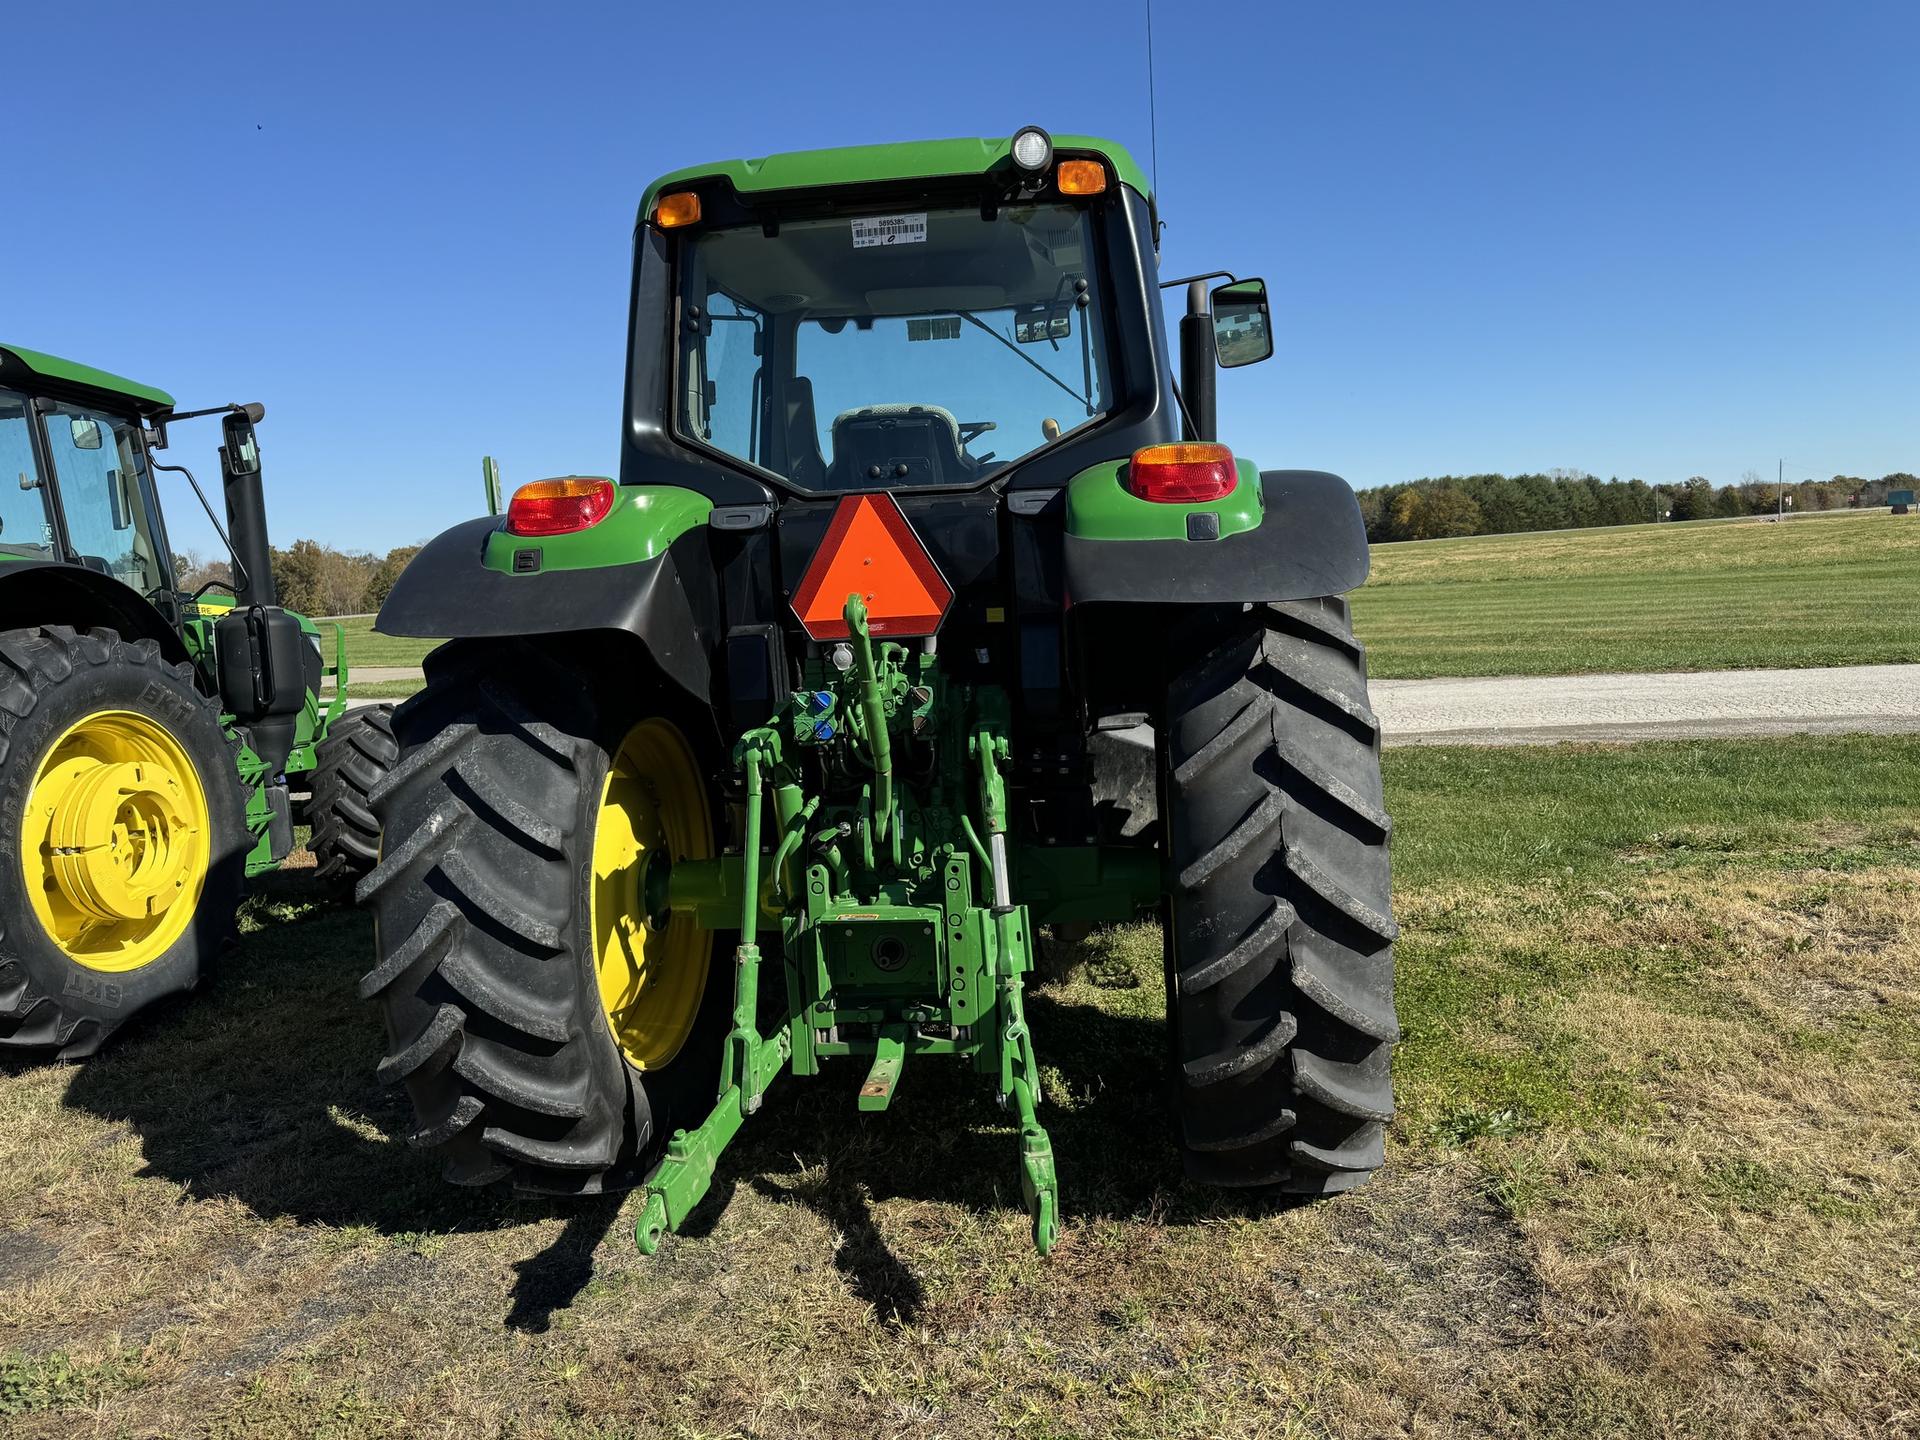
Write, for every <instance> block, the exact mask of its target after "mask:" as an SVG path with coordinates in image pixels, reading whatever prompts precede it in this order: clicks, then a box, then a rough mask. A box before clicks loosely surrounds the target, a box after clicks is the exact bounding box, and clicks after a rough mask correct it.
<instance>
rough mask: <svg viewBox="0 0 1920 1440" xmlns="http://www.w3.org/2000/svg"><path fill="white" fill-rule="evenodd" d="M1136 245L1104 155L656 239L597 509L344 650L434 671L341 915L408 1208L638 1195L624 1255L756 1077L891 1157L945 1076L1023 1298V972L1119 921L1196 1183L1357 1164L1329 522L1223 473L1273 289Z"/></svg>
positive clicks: (651, 213)
mask: <svg viewBox="0 0 1920 1440" xmlns="http://www.w3.org/2000/svg"><path fill="white" fill-rule="evenodd" d="M1157 229H1158V221H1157V217H1156V214H1155V208H1154V202H1153V200H1152V197H1151V196H1150V195H1149V193H1148V186H1147V184H1146V181H1145V178H1144V176H1143V175H1142V173H1141V171H1140V169H1139V168H1138V166H1137V165H1136V164H1135V163H1134V161H1133V160H1132V159H1131V158H1129V156H1128V155H1127V154H1126V152H1125V151H1123V150H1122V149H1120V148H1119V147H1118V146H1115V145H1112V144H1108V143H1105V142H1103V141H1099V140H1093V139H1087V138H1081V137H1071V138H1069V137H1064V136H1063V137H1059V138H1057V139H1055V138H1052V137H1049V136H1048V135H1047V134H1046V133H1045V132H1044V131H1041V130H1038V129H1027V130H1023V131H1021V132H1020V133H1019V134H1017V135H1016V136H1014V137H1013V138H1012V139H1010V140H954V141H942V142H935V143H927V144H909V145H887V146H875V147H862V148H856V149H845V150H832V151H823V152H816V153H806V154H788V155H773V156H769V157H767V158H765V159H759V160H751V161H730V162H726V163H721V164H714V165H703V166H697V167H694V168H692V169H687V170H682V171H677V172H675V173H673V174H671V175H668V176H666V177H665V178H663V179H661V180H659V181H657V182H655V183H654V184H653V185H652V186H651V187H650V188H649V189H648V190H647V191H646V194H645V198H644V199H643V200H642V202H641V207H640V215H639V226H638V232H637V238H636V252H637V254H636V265H635V269H634V276H633V288H632V294H631V301H630V315H631V343H630V345H629V349H628V360H627V375H626V398H625V408H624V412H623V414H622V417H621V420H622V424H621V436H622V447H623V448H622V456H621V476H620V480H619V482H618V483H615V482H613V481H611V480H604V479H595V478H582V477H568V478H563V479H558V480H546V481H539V482H535V483H533V484H529V485H525V486H522V487H521V488H520V489H519V490H517V491H516V492H515V494H514V496H513V498H512V500H511V503H510V504H509V506H508V507H507V511H506V514H505V515H504V516H502V517H497V518H496V517H482V518H479V519H475V520H472V521H469V522H467V523H465V524H462V525H459V526H456V527H455V528H453V529H451V530H449V531H447V532H446V533H445V534H443V535H441V536H440V537H439V538H437V539H436V540H434V541H433V542H432V543H430V544H429V545H428V546H427V547H426V548H425V549H424V550H423V551H422V553H421V554H420V555H419V556H418V557H417V558H416V559H415V560H414V561H413V563H412V565H411V566H410V567H409V568H408V569H407V571H406V572H405V573H404V574H403V575H402V577H401V578H400V581H399V583H398V585H397V586H396V587H395V589H394V591H393V593H392V595H391V597H390V599H389V600H388V602H387V605H386V607H385V608H384V609H383V610H382V611H381V614H380V619H379V621H378V628H379V629H380V630H382V631H384V632H386V633H389V634H394V635H410V636H427V637H434V638H442V639H446V640H447V641H448V643H447V644H445V645H443V646H442V647H441V648H439V649H438V650H436V651H434V652H433V654H432V655H431V656H430V657H429V658H428V660H427V668H426V673H427V683H426V688H425V690H424V691H423V692H422V693H421V694H419V695H417V696H416V697H414V698H413V699H412V700H410V701H409V702H407V703H406V704H405V705H403V706H402V707H401V708H400V709H399V711H398V712H397V713H396V715H395V717H394V730H395V735H396V738H397V740H398V742H399V747H400V753H399V759H398V761H397V762H396V763H395V765H394V766H393V768H392V770H391V771H390V772H389V773H388V775H387V776H386V777H385V778H384V779H383V780H382V781H380V782H379V784H378V785H377V786H376V787H375V790H374V809H375V811H376V813H377V814H378V816H379V819H380V820H381V822H382V824H383V826H384V833H385V835H386V836H387V843H386V846H385V850H384V853H383V856H382V858H381V860H380V863H379V865H378V866H377V868H376V869H375V870H374V871H373V872H372V873H371V874H370V875H369V876H368V877H367V878H366V879H365V880H364V881H363V882H362V883H361V888H360V894H361V897H362V898H363V900H366V901H368V902H369V903H370V904H371V905H372V907H373V910H374V915H375V918H376V933H377V959H376V963H375V965H374V968H373V969H372V971H371V973H369V974H368V975H367V976H366V978H365V980H364V981H363V984H362V990H363V993H364V994H365V995H366V996H368V997H370V998H377V999H378V1001H379V1002H380V1004H381V1005H382V1006H383V1007H384V1010H385V1016H386V1028H387V1035H388V1041H389V1049H388V1053H387V1054H386V1057H385V1058H384V1059H383V1060H382V1061H381V1062H380V1066H379V1073H380V1075H381V1076H382V1077H383V1078H384V1079H386V1080H388V1081H389V1082H399V1083H404V1085H405V1087H406V1089H407V1091H408V1092H409V1094H410V1095H411V1098H412V1101H413V1106H414V1109H415V1112H416V1115H417V1120H418V1123H417V1128H416V1129H415V1130H414V1132H413V1134H412V1137H411V1139H412V1142H413V1143H414V1144H415V1145H416V1146H420V1147H423V1148H426V1149H430V1150H433V1151H436V1152H438V1153H439V1154H440V1155H441V1156H442V1157H444V1161H445V1166H446V1173H447V1176H448V1178H450V1179H452V1180H454V1181H459V1182H466V1183H475V1184H477V1183H483V1182H487V1181H492V1180H496V1179H506V1180H510V1181H511V1182H512V1184H513V1185H515V1186H516V1187H518V1188H520V1189H523V1190H528V1191H535V1192H544V1193H557V1194H581V1193H591V1192H600V1191H607V1190H614V1189H618V1188H621V1187H632V1186H636V1185H637V1186H643V1187H645V1198H644V1201H643V1203H642V1205H641V1207H640V1210H639V1219H638V1226H637V1233H636V1238H637V1240H638V1242H639V1244H640V1247H641V1248H642V1249H643V1250H647V1251H651V1250H652V1249H654V1248H655V1247H656V1246H657V1245H658V1244H659V1243H660V1241H661V1237H662V1236H663V1235H664V1234H665V1233H667V1232H669V1231H671V1230H673V1229H675V1228H676V1227H678V1226H679V1225H680V1224H681V1223H682V1222H683V1221H685V1219H686V1218H687V1216H688V1213H689V1212H690V1211H691V1210H692V1209H693V1207H694V1206H695V1205H696V1204H697V1203H698V1201H699V1200H700V1198H701V1196H702V1195H703V1194H704V1192H705V1191H706V1190H707V1188H708V1185H709V1183H710V1181H711V1178H712V1176H713V1174H714V1171H715V1167H716V1165H717V1163H718V1161H719V1158H720V1155H721V1152H722V1151H723V1150H724V1148H725V1147H726V1145H727V1144H728V1142H729V1140H730V1139H731V1138H732V1137H733V1136H734V1135H735V1134H737V1133H738V1131H739V1130H740V1128H741V1127H742V1125H743V1124H745V1123H746V1122H747V1121H748V1119H749V1117H751V1116H752V1115H753V1114H754V1113H755V1112H756V1111H757V1110H758V1109H759V1108H760V1106H761V1103H762V1098H763V1097H764V1096H765V1094H766V1093H767V1091H768V1088H769V1087H770V1086H772V1085H775V1084H777V1083H782V1081H783V1077H785V1076H788V1075H791V1076H793V1077H796V1079H798V1077H810V1076H814V1075H816V1074H818V1073H820V1072H821V1071H822V1070H823V1069H829V1070H830V1069H833V1068H836V1067H833V1066H830V1065H829V1063H828V1062H831V1061H834V1060H837V1059H839V1058H841V1057H858V1060H859V1062H860V1063H861V1065H862V1066H863V1067H864V1078H862V1079H860V1080H859V1083H858V1086H857V1104H858V1106H859V1107H860V1108H861V1109H862V1110H867V1111H879V1110H885V1109H886V1108H887V1107H888V1106H889V1105H890V1104H892V1103H893V1101H894V1098H895V1096H896V1095H897V1094H898V1093H899V1086H900V1083H901V1078H902V1073H903V1068H904V1067H906V1066H907V1065H909V1064H910V1063H911V1064H919V1063H924V1062H923V1059H922V1057H930V1056H945V1057H949V1058H950V1059H952V1060H957V1061H960V1062H964V1063H966V1064H969V1065H971V1066H972V1067H973V1069H974V1070H975V1071H976V1072H977V1073H978V1074H979V1075H981V1076H982V1077H983V1089H987V1090H991V1092H992V1093H993V1094H994V1095H995V1096H996V1098H997V1099H998V1101H999V1104H1000V1105H1001V1107H1002V1108H1003V1109H1004V1110H1005V1111H1006V1113H1007V1114H1008V1116H1009V1117H1010V1118H1011V1120H1012V1121H1013V1122H1014V1123H1016V1124H1017V1127H1018V1131H1019V1142H1018V1161H1019V1165H1020V1174H1021V1177H1022V1180H1023V1190H1024V1194H1025V1197H1026V1202H1027V1206H1028V1209H1029V1211H1030V1214H1031V1218H1032V1226H1033V1238H1034V1241H1035V1243H1036V1244H1037V1245H1038V1247H1039V1248H1040V1249H1041V1250H1042V1251H1045V1250H1046V1249H1048V1248H1049V1247H1050V1246H1051V1245H1052V1244H1053V1243H1054V1241H1055V1239H1056V1237H1057V1235H1058V1233H1059V1226H1060V1206H1059V1198H1058V1185H1057V1181H1056V1177H1055V1167H1054V1161H1053V1152H1052V1147H1051V1144H1050V1142H1049V1139H1048V1135H1047V1131H1046V1128H1045V1125H1044V1122H1043V1116H1044V1113H1045V1107H1044V1106H1043V1104H1042V1094H1041V1084H1040V1075H1039V1069H1038V1066H1037V1063H1036V1056H1038V1055H1043V1054H1044V1053H1045V1051H1046V1045H1047V1037H1046V1036H1045V1035H1044V1034H1038V1033H1035V1032H1034V1031H1033V1030H1032V1028H1031V1027H1030V1026H1029V1024H1028V1020H1027V1013H1026V1007H1025V1001H1024V987H1025V984H1026V982H1027V979H1028V977H1029V976H1030V975H1031V974H1032V972H1033V969H1034V963H1035V956H1036V951H1037V945H1038V940H1039V938H1040V933H1041V929H1042V927H1049V926H1051V927H1081V926H1086V925H1088V924H1092V923H1099V922H1106V921H1122V920H1127V919H1129V918H1132V917H1137V916H1143V915H1156V914H1157V915H1159V916H1161V917H1162V918H1163V920H1164V924H1165V927H1166V933H1167V941H1168V943H1167V950H1166V956H1167V961H1166V981H1167V997H1168V1006H1169V1010H1170V1025H1169V1037H1170V1039H1169V1044H1170V1057H1169V1071H1170V1076H1171V1079H1172V1082H1173V1089H1174V1096H1175V1098H1174V1101H1173V1108H1174V1112H1175V1117H1174V1119H1175V1124H1176V1126H1177V1130H1178V1138H1179V1142H1180V1147H1181V1151H1182V1153H1183V1155H1184V1157H1185V1166H1186V1169H1187V1171H1188V1174H1189V1175H1190V1176H1191V1177H1192V1178H1193V1179H1195V1180H1197V1181H1201V1182H1206V1183H1212V1184H1218V1185H1228V1186H1244V1187H1271V1188H1276V1189H1279V1190H1282V1191H1290V1192H1294V1193H1298V1194H1306V1195H1321V1194H1326V1193H1330V1192H1334V1191H1341V1190H1345V1189H1348V1188H1350V1187H1352V1186H1354V1185H1357V1184H1359V1183H1360V1182H1361V1181H1363V1180H1364V1179H1365V1178H1366V1177H1367V1175H1368V1174H1369V1173H1370V1172H1371V1171H1373V1170H1374V1169H1375V1168H1376V1167H1378V1166H1379V1165H1380V1164H1381V1162H1382V1145H1383V1130H1384V1125H1385V1122H1386V1121H1387V1120H1388V1119H1389V1117H1390V1116H1391V1114H1392V1108H1393V1103H1392V1091H1391V1085H1390V1080H1389V1073H1388V1069H1389V1058H1390V1053H1391V1050H1392V1046H1393V1044H1394V1041H1395V1040H1396V1038H1397V1036H1398V1028H1397V1024H1396V1020H1395V1014H1394V1004H1393V982H1392V949H1391V947H1392V943H1393V940H1394V936H1395V926H1394V922H1393V920H1392V918H1391V914H1390V897H1389V882H1388V859H1387V845H1388V835H1389V830H1390V825H1389V821H1388V817H1387V814H1386V811H1385V810H1384V808H1383V806H1382V801H1381V788H1380V767H1379V744H1380V739H1379V727H1378V725H1377V724H1376V722H1375V720H1374V717H1373V715H1372V713H1371V712H1370V710H1369V709H1368V705H1367V686H1366V673H1365V665H1364V660H1363V651H1362V648H1361V646H1360V645H1359V643H1358V642H1357V641H1356V640H1355V639H1354V637H1353V633H1352V631H1351V629H1350V627H1349V624H1348V615H1347V605H1346V602H1345V601H1344V600H1343V599H1341V598H1340V597H1341V596H1342V594H1343V593H1344V592H1346V591H1348V590H1350V589H1351V588H1353V587H1354V586H1356V585H1358V584H1359V583H1360V582H1361V581H1362V579H1364V577H1365V575H1366V573H1367V563H1368V557H1367V546H1366V539H1365V533H1364V531H1363V528H1362V525H1361V519H1360V512H1359V508H1358V506H1357V504H1356V503H1355V500H1354V496H1353V493H1352V491H1351V490H1350V489H1349V487H1348V486H1347V485H1346V484H1345V483H1344V482H1343V481H1341V480H1339V479H1338V478H1336V477H1335V476H1332V475H1327V474H1321V473H1317V472H1308V471H1294V470H1273V471H1264V472H1263V471H1261V470H1259V469H1258V468H1257V467H1256V466H1255V465H1254V464H1253V463H1252V462H1250V461H1248V460H1245V459H1241V458H1237V457H1236V456H1235V455H1234V454H1233V452H1232V451H1231V450H1229V449H1228V448H1227V447H1225V446H1223V445H1221V444H1219V443H1218V442H1217V440H1216V438H1215V405H1214V388H1215V384H1214V382H1215V367H1216V365H1218V364H1245V363H1249V362H1252V361H1256V360H1261V359H1264V358H1266V357H1267V356H1268V355H1269V354H1270V353H1271V350H1272V340H1271V335H1270V322H1269V316H1268V309H1267V301H1266V292H1265V287H1264V285H1263V284H1262V283H1261V282H1260V281H1258V280H1235V279H1233V278H1232V277H1231V276H1224V275H1223V276H1202V277H1198V278H1185V279H1181V280H1167V281H1163V280H1161V279H1160V278H1159V276H1158V273H1157V254H1156V243H1155V242H1156V234H1157ZM1213 279H1221V280H1223V281H1224V282H1225V283H1223V284H1221V285H1219V286H1216V287H1214V288H1212V289H1211V290H1210V289H1209V288H1208V283H1207V282H1208V281H1210V280H1213ZM1171 285H1183V286H1185V288H1186V291H1187V297H1188V303H1187V314H1186V316H1185V318H1184V319H1183V320H1182V322H1181V324H1180V341H1179V345H1180V358H1179V362H1178V364H1177V365H1176V362H1175V359H1174V356H1173V354H1172V353H1171V351H1170V349H1169V344H1168V339H1167V335H1166V333H1165V328H1166V327H1165V325H1164V323H1163V321H1162V319H1161V303H1160V290H1161V289H1162V288H1163V287H1166V286H1171ZM1176 372H1177V376H1178V382H1179V383H1178V384H1176ZM858 1073H859V1072H858V1071H856V1072H855V1074H856V1075H858ZM786 1083H792V1082H786ZM1010 1159H1011V1157H1010Z"/></svg>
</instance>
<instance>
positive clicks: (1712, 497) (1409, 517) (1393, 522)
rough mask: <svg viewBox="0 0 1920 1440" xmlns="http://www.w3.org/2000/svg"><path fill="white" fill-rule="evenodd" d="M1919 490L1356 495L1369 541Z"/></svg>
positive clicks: (1867, 486)
mask: <svg viewBox="0 0 1920 1440" xmlns="http://www.w3.org/2000/svg"><path fill="white" fill-rule="evenodd" d="M1913 489H1920V480H1916V479H1915V478H1914V477H1913V476H1912V475H1908V474H1904V473H1902V474H1895V475H1883V476H1881V477H1880V478H1879V479H1877V480H1869V479H1866V478H1865V477H1863V476H1858V475H1835V476H1834V477H1833V478H1832V479H1831V480H1802V481H1798V482H1789V483H1788V484H1787V485H1786V486H1785V487H1781V486H1779V485H1776V484H1775V483H1774V482H1773V481H1771V480H1768V479H1766V478H1765V477H1764V476H1762V475H1760V474H1758V473H1757V472H1755V471H1752V470H1749V471H1748V472H1747V473H1746V474H1745V475H1744V476H1743V477H1742V478H1741V480H1740V482H1739V483H1738V484H1735V485H1715V484H1714V483H1713V482H1712V481H1710V480H1708V479H1707V478H1706V477H1705V476H1703V475H1695V476H1692V477H1691V478H1689V479H1687V480H1684V481H1682V482H1680V483H1679V484H1659V485H1649V484H1648V483H1647V482H1646V481H1644V480H1638V479H1634V480H1621V479H1619V478H1618V477H1615V478H1613V479H1610V480H1602V479H1600V478H1599V477H1598V476H1596V475H1587V474H1584V473H1582V472H1580V471H1575V470H1549V471H1548V472H1547V473H1546V474H1544V475H1442V476H1438V477H1434V478H1428V479H1422V480H1412V481H1407V482H1404V483H1402V484H1396V485H1380V486H1376V487H1375V488H1373V489H1371V490H1362V491H1361V492H1360V497H1359V498H1360V514H1361V516H1362V518H1364V519H1365V521H1366V524H1367V538H1368V539H1369V540H1374V541H1380V540H1439V539H1444V538H1447V537H1449V536H1456V535H1506V534H1512V533H1515V532H1518V531H1523V530H1575V529H1582V528H1584V527H1586V526H1589V525H1645V524H1650V523H1653V522H1656V521H1665V520H1711V519H1715V518H1724V519H1733V518H1736V517H1738V516H1741V515H1772V514H1774V513H1776V511H1779V510H1784V511H1785V512H1787V513H1789V514H1798V513H1802V512H1805V511H1808V510H1845V509H1850V508H1860V509H1864V508H1868V507H1871V506H1877V505H1885V504H1886V503H1887V492H1888V491H1890V490H1913Z"/></svg>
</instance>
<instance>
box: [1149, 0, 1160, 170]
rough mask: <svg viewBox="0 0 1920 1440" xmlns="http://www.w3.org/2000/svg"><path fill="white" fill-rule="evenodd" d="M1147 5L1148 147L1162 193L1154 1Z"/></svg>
mask: <svg viewBox="0 0 1920 1440" xmlns="http://www.w3.org/2000/svg"><path fill="white" fill-rule="evenodd" d="M1146 3H1147V147H1148V151H1149V156H1150V161H1151V164H1152V167H1153V192H1154V194H1156V195H1158V194H1159V193H1160V116H1159V113H1158V110H1157V108H1156V106H1155V104H1154V96H1153V0H1146Z"/></svg>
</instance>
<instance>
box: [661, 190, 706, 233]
mask: <svg viewBox="0 0 1920 1440" xmlns="http://www.w3.org/2000/svg"><path fill="white" fill-rule="evenodd" d="M699 218H700V197H699V196H698V195H696V194H694V193H693V192H692V191H691V190H676V191H674V192H673V193H672V194H671V195H662V196H661V197H660V198H659V199H658V200H656V201H654V202H653V223H654V224H655V225H657V226H659V227H660V228H661V229H662V230H678V229H679V228H680V227H681V226H683V225H691V224H693V223H694V222H695V221H696V220H698V219H699Z"/></svg>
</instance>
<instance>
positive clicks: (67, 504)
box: [46, 404, 171, 594]
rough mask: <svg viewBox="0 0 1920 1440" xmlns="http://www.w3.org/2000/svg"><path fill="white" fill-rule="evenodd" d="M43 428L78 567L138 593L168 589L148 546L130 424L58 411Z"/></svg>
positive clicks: (72, 408)
mask: <svg viewBox="0 0 1920 1440" xmlns="http://www.w3.org/2000/svg"><path fill="white" fill-rule="evenodd" d="M46 426H47V449H48V451H49V452H51V454H52V456H53V471H54V476H55V478H56V479H57V480H58V481H59V484H60V507H61V512H62V514H63V515H64V517H65V519H66V522H67V540H68V543H69V544H71V545H72V546H73V548H74V551H75V552H76V554H77V555H78V557H79V561H80V563H81V564H82V565H85V566H87V567H88V568H89V569H92V570H98V571H99V572H100V573H102V574H103V575H111V576H113V577H114V578H115V579H117V580H120V581H123V582H124V583H126V584H128V585H131V586H132V587H133V588H134V589H136V590H138V591H140V592H141V593H143V594H145V593H146V592H148V591H151V590H154V589H157V588H159V587H161V586H163V585H169V584H170V581H171V577H169V576H167V575H164V574H162V573H161V567H160V561H159V547H158V546H156V545H155V544H154V540H153V532H152V528H151V525H152V521H151V517H150V516H149V515H148V512H147V507H146V503H145V497H144V494H143V492H142V486H141V480H140V463H141V462H140V449H139V444H138V442H137V441H136V440H135V438H134V434H133V427H132V425H130V424H129V423H128V422H126V421H124V420H117V419H115V418H113V417H112V416H109V415H103V414H101V413H100V412H98V411H95V410H88V409H86V408H84V407H83V406H79V405H66V404H60V405H56V406H54V407H53V409H52V410H51V411H49V412H48V413H47V416H46Z"/></svg>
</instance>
